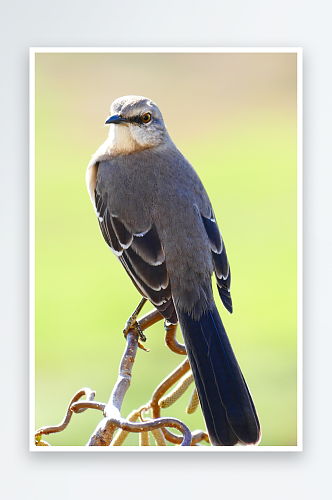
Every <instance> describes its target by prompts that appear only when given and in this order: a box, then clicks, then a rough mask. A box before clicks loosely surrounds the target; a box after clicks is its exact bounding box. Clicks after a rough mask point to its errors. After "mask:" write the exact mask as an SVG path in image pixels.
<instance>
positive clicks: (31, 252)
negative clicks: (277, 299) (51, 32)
mask: <svg viewBox="0 0 332 500" xmlns="http://www.w3.org/2000/svg"><path fill="white" fill-rule="evenodd" d="M38 53H226V54H227V53H296V54H297V443H298V444H297V446H229V447H228V446H225V447H219V446H218V447H212V446H211V447H206V446H202V447H195V448H193V447H185V448H180V447H141V446H123V447H121V446H120V447H117V448H115V447H103V446H101V447H88V446H50V447H48V446H35V444H34V432H35V55H36V54H38ZM29 71H30V74H29V85H30V88H29V97H30V119H29V127H30V134H29V147H30V153H29V163H30V176H29V187H30V198H29V216H30V231H29V293H30V298H29V328H30V332H29V337H30V349H29V351H30V369H29V375H30V376H29V386H30V411H29V450H30V451H36V452H45V453H51V452H52V453H53V452H59V451H84V452H90V453H94V452H130V451H137V452H148V453H149V452H166V453H169V452H172V453H174V452H176V453H179V452H180V453H183V452H193V453H197V452H209V453H211V452H212V453H216V452H217V453H225V452H227V453H229V452H235V453H238V452H241V453H242V452H265V451H275V452H280V451H303V123H302V120H303V50H302V48H301V47H230V48H228V47H226V48H223V47H30V65H29Z"/></svg>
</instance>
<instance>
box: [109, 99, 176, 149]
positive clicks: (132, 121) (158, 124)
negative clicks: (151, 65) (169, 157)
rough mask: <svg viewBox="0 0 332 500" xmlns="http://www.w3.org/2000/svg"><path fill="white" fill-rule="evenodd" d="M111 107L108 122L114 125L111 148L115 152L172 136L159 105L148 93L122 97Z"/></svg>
mask: <svg viewBox="0 0 332 500" xmlns="http://www.w3.org/2000/svg"><path fill="white" fill-rule="evenodd" d="M110 111H111V116H109V118H107V120H106V122H105V124H106V125H110V131H109V136H110V139H111V148H112V152H113V153H115V154H130V153H133V152H135V151H140V150H142V149H147V148H151V147H156V146H159V145H161V144H163V142H164V141H165V139H166V137H167V136H168V134H167V131H166V126H165V123H164V120H163V117H162V114H161V112H160V111H159V108H158V106H156V104H155V103H154V102H153V101H151V100H150V99H147V98H146V97H140V96H135V95H129V96H124V97H119V98H118V99H116V100H115V101H114V102H113V104H112V106H111V109H110Z"/></svg>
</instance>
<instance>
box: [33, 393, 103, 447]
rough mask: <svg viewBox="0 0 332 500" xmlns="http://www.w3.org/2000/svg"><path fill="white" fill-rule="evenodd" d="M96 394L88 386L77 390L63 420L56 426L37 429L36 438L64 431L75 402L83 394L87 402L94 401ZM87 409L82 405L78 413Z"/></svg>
mask: <svg viewBox="0 0 332 500" xmlns="http://www.w3.org/2000/svg"><path fill="white" fill-rule="evenodd" d="M95 395H96V393H95V391H91V389H89V388H88V387H84V388H83V389H81V390H80V391H78V392H76V394H75V395H74V396H73V397H72V399H71V401H70V403H69V405H68V408H67V412H66V415H65V418H64V419H63V421H62V422H61V423H60V424H59V425H54V426H49V427H41V428H40V429H38V430H36V432H35V439H37V438H38V437H40V436H41V435H42V434H53V433H54V432H61V431H63V430H64V429H65V428H66V427H67V425H68V424H69V422H70V419H71V417H72V414H73V412H72V410H71V407H72V406H73V404H74V403H75V402H76V401H78V400H79V399H80V398H81V397H82V396H86V402H88V401H92V400H93V398H94V397H95ZM86 402H85V403H86ZM83 403H84V402H83ZM85 410H86V407H84V408H83V407H82V408H80V409H79V410H78V412H77V413H82V412H83V411H85Z"/></svg>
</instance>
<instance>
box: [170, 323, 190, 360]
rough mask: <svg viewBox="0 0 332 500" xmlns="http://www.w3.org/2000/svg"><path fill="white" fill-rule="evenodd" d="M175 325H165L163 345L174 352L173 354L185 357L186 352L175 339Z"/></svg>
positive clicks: (182, 345)
mask: <svg viewBox="0 0 332 500" xmlns="http://www.w3.org/2000/svg"><path fill="white" fill-rule="evenodd" d="M177 326H178V325H177V324H176V325H172V324H171V323H165V330H166V333H165V343H166V345H167V347H168V348H169V349H170V350H171V351H173V352H175V354H182V355H184V356H186V355H187V351H186V348H185V345H184V344H180V342H179V341H178V340H177V338H176V328H177Z"/></svg>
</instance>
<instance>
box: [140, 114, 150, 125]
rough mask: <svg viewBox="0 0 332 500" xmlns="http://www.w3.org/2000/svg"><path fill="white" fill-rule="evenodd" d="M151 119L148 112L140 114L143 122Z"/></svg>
mask: <svg viewBox="0 0 332 500" xmlns="http://www.w3.org/2000/svg"><path fill="white" fill-rule="evenodd" d="M150 120H151V115H150V113H145V114H144V115H143V116H142V122H143V123H149V121H150Z"/></svg>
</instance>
